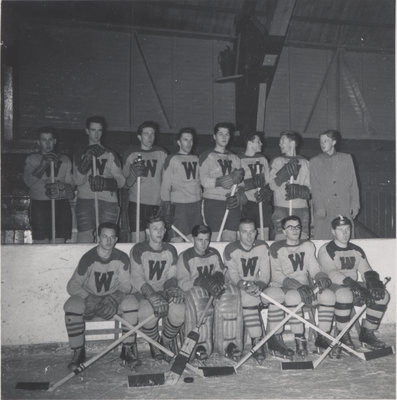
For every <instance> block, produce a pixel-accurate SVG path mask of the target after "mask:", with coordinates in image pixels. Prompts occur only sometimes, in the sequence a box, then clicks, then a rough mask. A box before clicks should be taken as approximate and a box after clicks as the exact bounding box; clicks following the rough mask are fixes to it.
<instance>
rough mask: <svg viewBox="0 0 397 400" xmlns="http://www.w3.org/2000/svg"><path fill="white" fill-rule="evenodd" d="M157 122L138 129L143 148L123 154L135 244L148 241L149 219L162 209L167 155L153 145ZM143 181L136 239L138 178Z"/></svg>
mask: <svg viewBox="0 0 397 400" xmlns="http://www.w3.org/2000/svg"><path fill="white" fill-rule="evenodd" d="M158 130H159V129H158V125H157V124H156V123H155V122H151V121H145V122H143V123H142V124H141V125H140V126H139V127H138V131H137V132H138V133H137V135H138V140H139V141H140V147H139V148H136V147H131V148H130V149H128V150H127V151H126V153H125V154H124V165H123V174H124V176H125V178H126V187H127V188H128V189H129V191H128V197H129V202H128V219H129V223H130V231H131V232H132V241H133V242H134V243H137V242H141V241H143V240H145V231H144V229H145V226H146V223H147V220H148V219H149V218H150V217H151V216H153V215H157V214H158V212H159V206H160V187H161V175H162V171H163V166H164V161H165V159H166V157H167V153H166V152H165V150H164V149H162V148H160V147H158V146H156V145H154V141H155V139H156V135H157V133H158ZM139 177H140V178H141V190H140V192H141V193H140V218H139V219H140V221H139V226H140V230H139V238H137V237H136V208H137V187H138V185H137V183H136V182H137V178H139Z"/></svg>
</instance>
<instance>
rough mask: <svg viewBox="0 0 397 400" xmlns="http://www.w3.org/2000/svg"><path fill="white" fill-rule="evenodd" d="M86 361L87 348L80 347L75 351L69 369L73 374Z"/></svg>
mask: <svg viewBox="0 0 397 400" xmlns="http://www.w3.org/2000/svg"><path fill="white" fill-rule="evenodd" d="M85 360H86V357H85V348H84V347H80V348H78V349H74V352H73V357H72V361H71V362H70V363H69V364H68V369H69V370H70V371H72V372H73V371H74V370H75V369H76V368H78V367H79V365H80V364H81V363H83V362H84V361H85Z"/></svg>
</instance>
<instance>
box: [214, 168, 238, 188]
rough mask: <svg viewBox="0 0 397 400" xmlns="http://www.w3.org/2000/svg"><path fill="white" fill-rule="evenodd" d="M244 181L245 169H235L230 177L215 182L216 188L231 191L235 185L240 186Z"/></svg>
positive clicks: (222, 177) (217, 179)
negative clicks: (220, 187) (219, 187)
mask: <svg viewBox="0 0 397 400" xmlns="http://www.w3.org/2000/svg"><path fill="white" fill-rule="evenodd" d="M243 179H244V169H243V168H239V169H234V170H233V171H232V172H231V173H230V174H229V175H225V176H220V177H219V178H216V180H215V186H222V187H223V188H224V189H230V188H231V187H232V186H233V185H237V184H239V183H240V182H241V181H242V180H243Z"/></svg>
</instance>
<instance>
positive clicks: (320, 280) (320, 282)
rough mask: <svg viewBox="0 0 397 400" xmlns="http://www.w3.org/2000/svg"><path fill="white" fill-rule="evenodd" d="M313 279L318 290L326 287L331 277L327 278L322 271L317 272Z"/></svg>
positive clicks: (329, 283) (328, 285)
mask: <svg viewBox="0 0 397 400" xmlns="http://www.w3.org/2000/svg"><path fill="white" fill-rule="evenodd" d="M314 280H315V282H316V285H317V286H318V287H319V289H320V290H324V289H327V288H329V287H330V286H331V285H332V281H331V279H329V278H328V276H327V275H325V273H323V272H319V273H318V274H317V275H316V277H315V279H314Z"/></svg>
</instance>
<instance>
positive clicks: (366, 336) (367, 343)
mask: <svg viewBox="0 0 397 400" xmlns="http://www.w3.org/2000/svg"><path fill="white" fill-rule="evenodd" d="M358 339H359V340H360V342H361V345H362V346H364V347H368V348H370V349H373V350H376V349H384V348H385V347H387V345H386V343H385V342H382V341H381V340H379V339H378V338H377V337H376V335H375V330H374V329H368V328H364V327H363V326H362V327H361V331H360V335H359V337H358Z"/></svg>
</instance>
